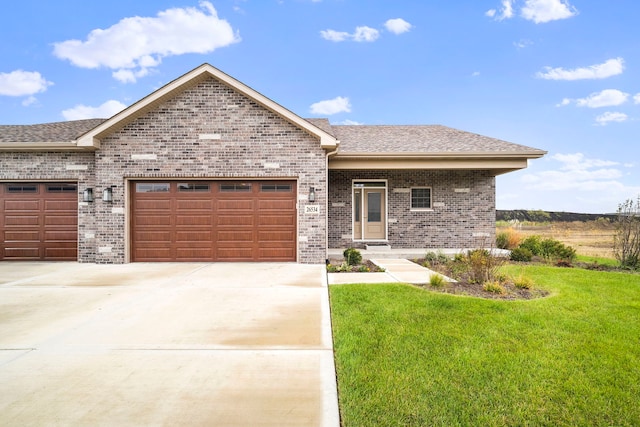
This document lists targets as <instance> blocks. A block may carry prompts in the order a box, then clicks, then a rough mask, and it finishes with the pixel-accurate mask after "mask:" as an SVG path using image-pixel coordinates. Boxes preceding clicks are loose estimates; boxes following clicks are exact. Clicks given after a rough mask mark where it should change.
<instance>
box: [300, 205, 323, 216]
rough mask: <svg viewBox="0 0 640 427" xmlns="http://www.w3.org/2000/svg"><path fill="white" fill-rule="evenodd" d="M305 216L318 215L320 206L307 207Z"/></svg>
mask: <svg viewBox="0 0 640 427" xmlns="http://www.w3.org/2000/svg"><path fill="white" fill-rule="evenodd" d="M304 213H305V214H311V215H318V214H319V213H320V206H318V205H305V207H304Z"/></svg>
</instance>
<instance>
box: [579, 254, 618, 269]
mask: <svg viewBox="0 0 640 427" xmlns="http://www.w3.org/2000/svg"><path fill="white" fill-rule="evenodd" d="M576 261H579V262H586V263H597V264H602V265H607V266H611V267H617V266H618V265H620V263H619V262H618V260H616V259H614V258H603V257H595V256H586V255H578V256H576Z"/></svg>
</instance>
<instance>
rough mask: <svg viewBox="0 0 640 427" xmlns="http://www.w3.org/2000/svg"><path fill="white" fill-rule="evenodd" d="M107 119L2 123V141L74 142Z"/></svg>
mask: <svg viewBox="0 0 640 427" xmlns="http://www.w3.org/2000/svg"><path fill="white" fill-rule="evenodd" d="M105 120H106V119H87V120H73V121H68V122H55V123H45V124H39V125H0V143H2V142H32V143H39V142H73V141H75V140H76V138H78V137H79V136H80V135H82V134H84V133H86V132H88V131H89V130H91V129H93V128H94V127H96V126H98V125H99V124H101V123H102V122H104V121H105Z"/></svg>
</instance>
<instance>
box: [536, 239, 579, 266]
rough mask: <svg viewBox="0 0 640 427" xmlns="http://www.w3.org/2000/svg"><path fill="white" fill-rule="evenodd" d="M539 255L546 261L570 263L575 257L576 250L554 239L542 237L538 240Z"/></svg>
mask: <svg viewBox="0 0 640 427" xmlns="http://www.w3.org/2000/svg"><path fill="white" fill-rule="evenodd" d="M540 255H541V256H542V257H543V258H544V259H545V260H546V261H548V262H552V261H555V262H559V261H564V262H566V263H568V264H571V262H572V261H574V260H575V258H576V250H575V249H573V248H572V247H571V246H566V245H565V244H564V243H562V242H560V241H558V240H556V239H544V240H543V241H541V242H540Z"/></svg>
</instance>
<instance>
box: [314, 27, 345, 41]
mask: <svg viewBox="0 0 640 427" xmlns="http://www.w3.org/2000/svg"><path fill="white" fill-rule="evenodd" d="M320 35H321V36H322V38H323V39H325V40H329V41H331V42H342V41H345V40H348V39H350V38H351V34H349V33H347V32H344V31H335V30H322V31H320Z"/></svg>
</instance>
